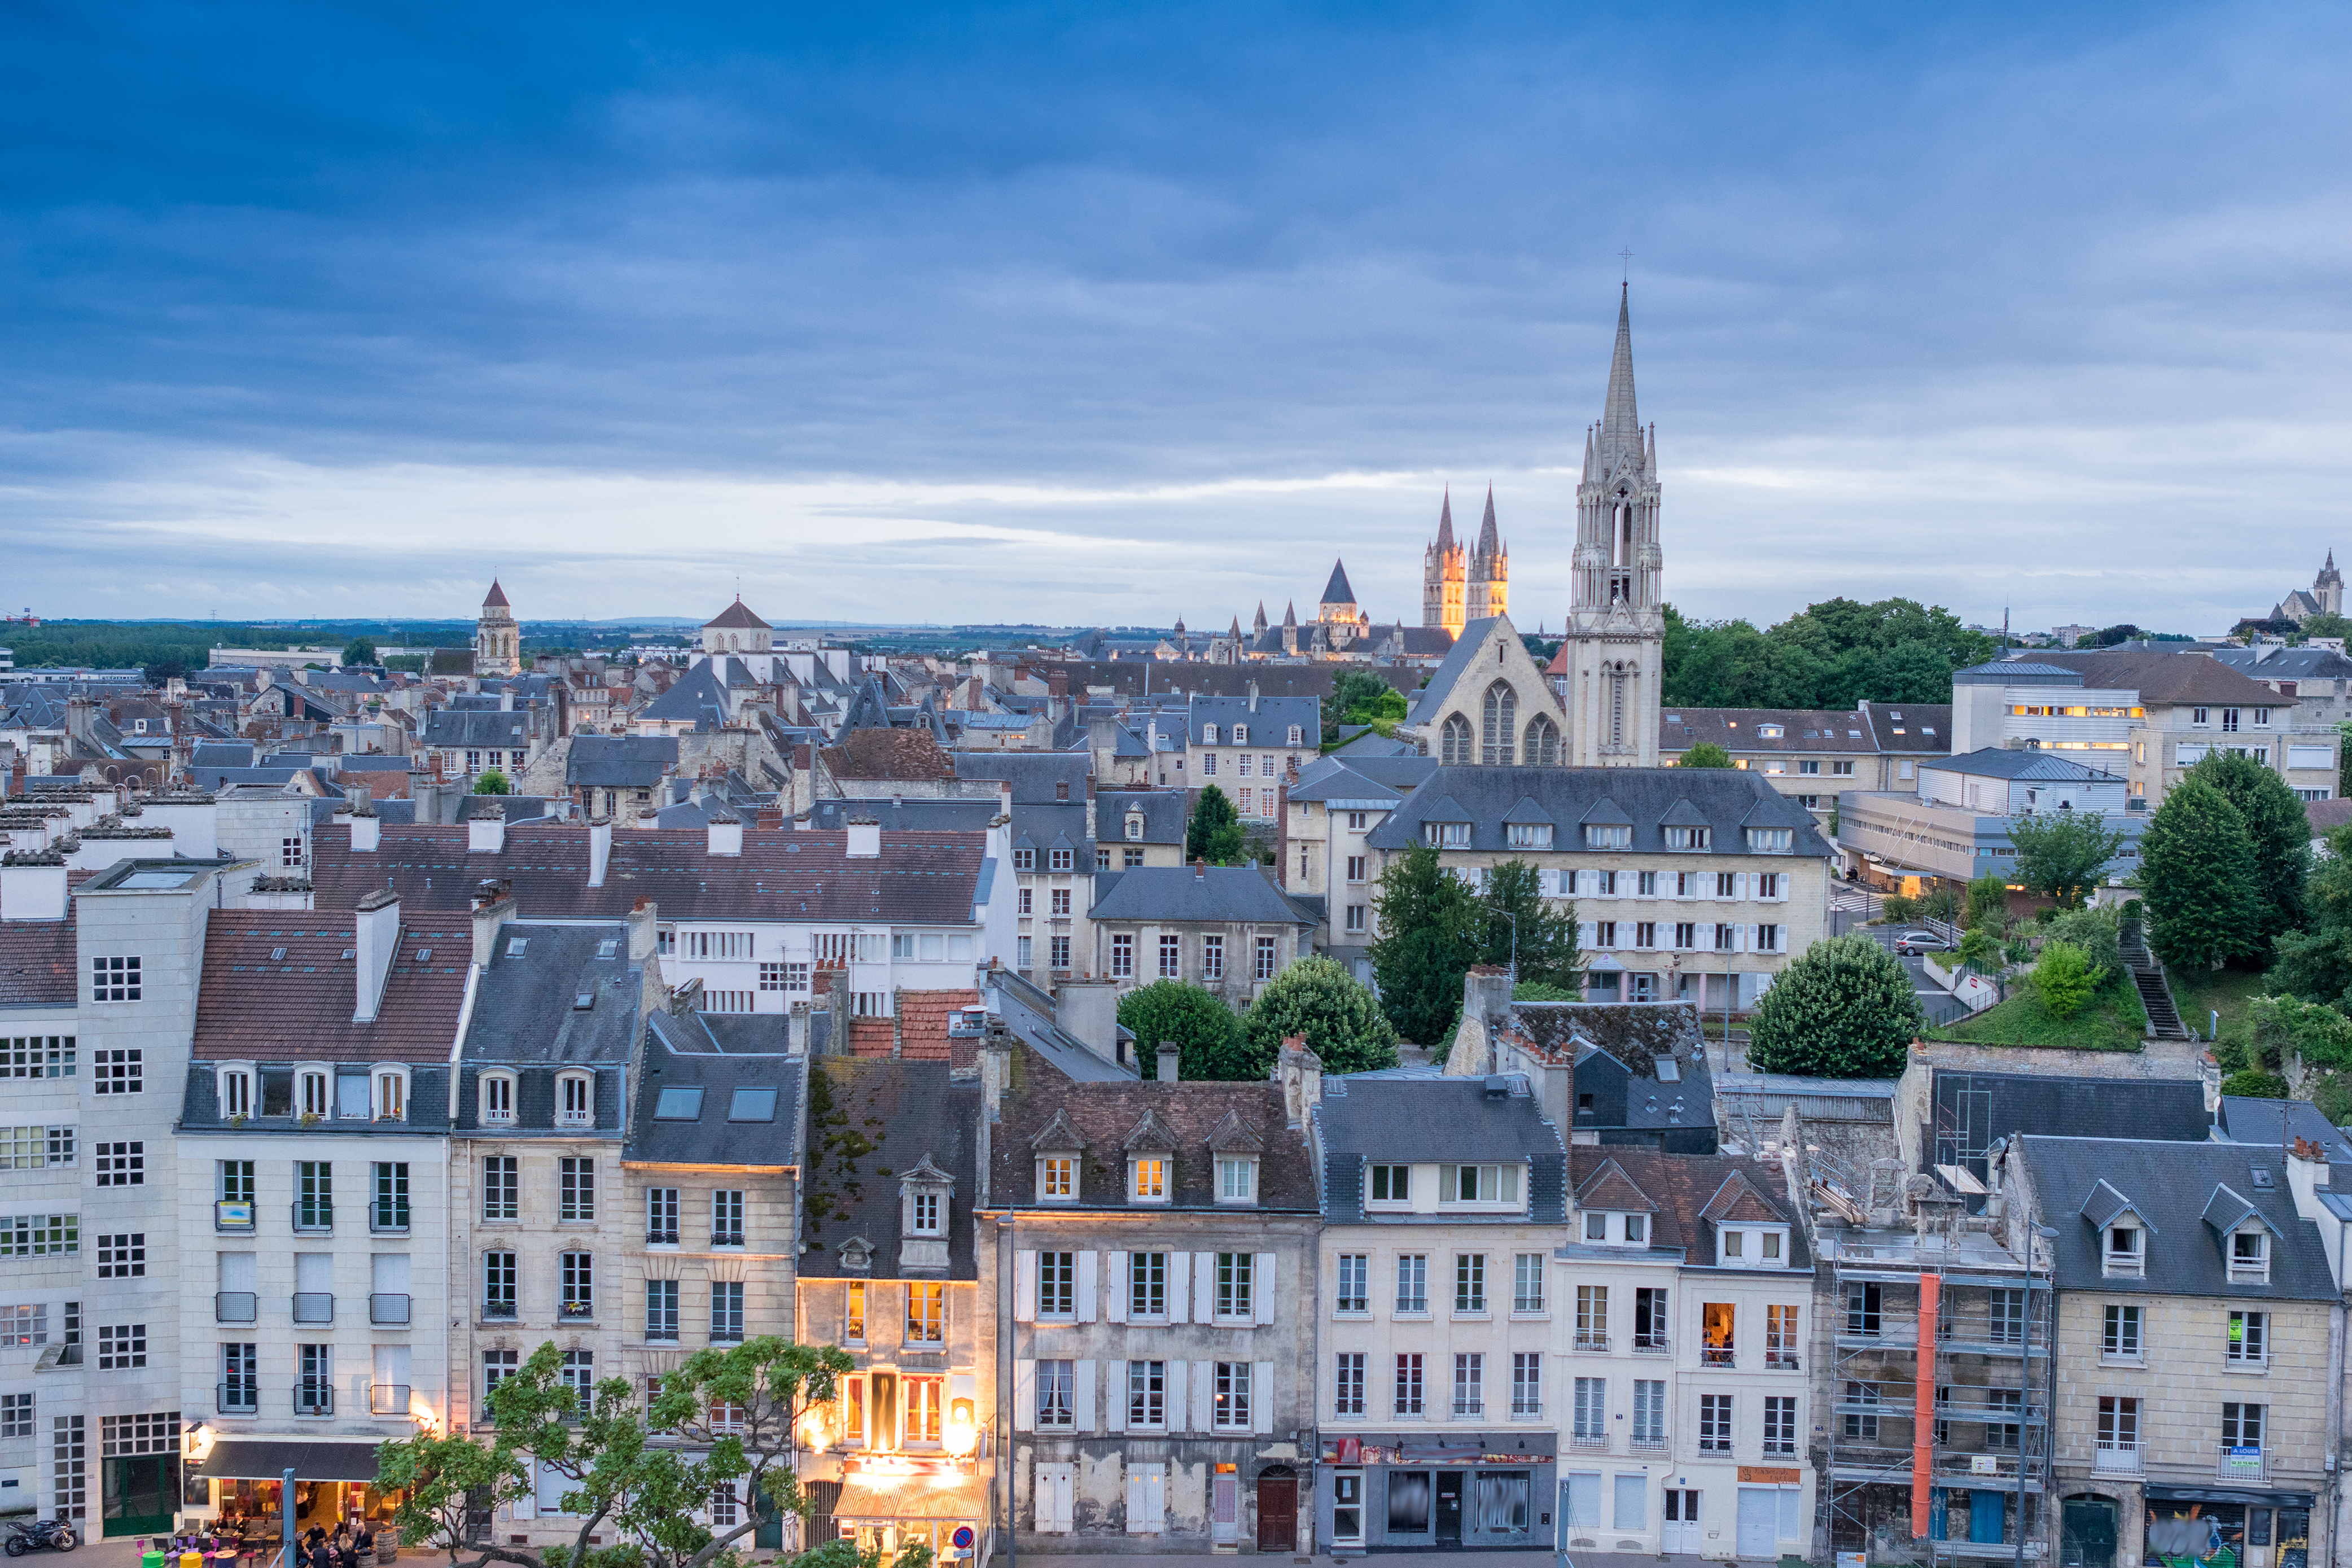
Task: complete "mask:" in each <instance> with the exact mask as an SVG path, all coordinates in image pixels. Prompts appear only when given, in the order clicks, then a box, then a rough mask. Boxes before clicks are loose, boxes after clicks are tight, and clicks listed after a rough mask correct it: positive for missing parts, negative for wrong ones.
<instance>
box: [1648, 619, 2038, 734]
mask: <svg viewBox="0 0 2352 1568" xmlns="http://www.w3.org/2000/svg"><path fill="white" fill-rule="evenodd" d="M1665 619H1666V636H1665V649H1664V654H1665V682H1664V700H1665V702H1666V704H1667V705H1668V706H1669V707H1673V706H1690V707H1697V708H1837V709H1851V708H1853V706H1854V705H1855V703H1857V702H1858V701H1860V700H1863V699H1864V698H1868V699H1869V700H1872V701H1874V702H1948V701H1950V700H1952V697H1951V691H1952V681H1951V675H1952V671H1954V670H1956V669H1960V668H1966V667H1967V666H1969V665H1971V664H1981V663H1982V662H1984V661H1985V660H1986V659H1988V658H1991V657H1992V653H1993V640H1992V638H1990V637H1986V636H1985V635H1984V634H1983V633H1981V632H1972V631H1970V630H1969V629H1968V628H1967V627H1966V626H1962V625H1961V624H1960V623H1959V620H1958V617H1957V616H1954V615H1953V614H1952V613H1951V612H1950V611H1948V610H1947V609H1945V608H1943V607H1942V606H1941V605H1932V606H1931V605H1921V604H1919V603H1917V602H1916V601H1915V600H1911V599H1900V598H1895V599H1881V600H1879V601H1877V602H1876V603H1875V604H1869V605H1864V604H1860V603H1857V602H1856V601H1854V600H1853V599H1846V598H1837V599H1827V600H1823V601H1822V603H1820V604H1817V605H1807V606H1806V607H1805V608H1804V609H1803V610H1802V611H1801V612H1800V613H1799V614H1797V615H1794V616H1790V617H1789V618H1788V619H1787V620H1785V621H1782V622H1780V624H1779V625H1778V626H1771V627H1769V628H1768V629H1766V630H1763V631H1759V630H1757V629H1756V627H1755V626H1751V625H1750V624H1748V622H1746V621H1738V620H1734V621H1701V622H1691V621H1685V620H1684V619H1683V617H1682V616H1680V615H1679V614H1677V613H1676V612H1675V609H1674V607H1673V606H1672V605H1668V606H1667V607H1666V612H1665Z"/></svg>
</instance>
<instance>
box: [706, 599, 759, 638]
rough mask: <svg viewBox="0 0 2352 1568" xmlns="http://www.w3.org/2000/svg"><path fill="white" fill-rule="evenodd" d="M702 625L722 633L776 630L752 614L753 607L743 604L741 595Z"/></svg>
mask: <svg viewBox="0 0 2352 1568" xmlns="http://www.w3.org/2000/svg"><path fill="white" fill-rule="evenodd" d="M702 624H703V626H705V627H716V628H717V629H719V630H720V631H763V632H764V631H773V630H775V628H774V627H773V626H770V625H768V623H767V622H765V621H763V620H761V618H760V617H759V616H755V615H753V614H752V613H751V606H750V605H746V604H744V603H743V596H742V595H740V594H738V595H736V596H735V602H734V603H733V604H731V605H728V606H727V607H726V608H725V609H723V610H721V611H719V613H718V614H717V615H715V616H711V617H710V618H709V620H707V621H705V622H703V623H702Z"/></svg>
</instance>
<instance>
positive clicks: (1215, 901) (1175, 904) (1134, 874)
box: [1091, 866, 1315, 962]
mask: <svg viewBox="0 0 2352 1568" xmlns="http://www.w3.org/2000/svg"><path fill="white" fill-rule="evenodd" d="M1091 913H1092V916H1093V918H1094V920H1095V921H1097V923H1099V922H1101V921H1220V922H1224V921H1230V922H1235V923H1240V922H1249V923H1253V924H1257V925H1300V926H1303V925H1313V924H1314V923H1315V922H1314V921H1312V920H1310V919H1309V918H1307V916H1306V915H1303V914H1301V913H1300V912H1299V910H1298V909H1297V905H1295V904H1293V903H1292V902H1291V901H1290V900H1289V899H1287V898H1286V897H1285V896H1284V895H1283V891H1282V889H1279V888H1277V887H1276V886H1275V885H1274V882H1273V881H1272V879H1269V878H1268V877H1267V876H1266V875H1265V868H1263V867H1258V866H1207V867H1195V866H1139V867H1137V868H1135V869H1133V870H1131V871H1120V872H1117V873H1113V872H1108V871H1097V873H1095V903H1094V909H1093V910H1092V911H1091ZM1237 962H1238V961H1237Z"/></svg>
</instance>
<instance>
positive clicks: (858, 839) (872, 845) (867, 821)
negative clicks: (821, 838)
mask: <svg viewBox="0 0 2352 1568" xmlns="http://www.w3.org/2000/svg"><path fill="white" fill-rule="evenodd" d="M848 830H849V845H848V847H847V848H846V849H845V851H844V853H845V854H846V855H847V856H848V857H849V858H851V859H852V860H878V859H880V858H882V824H881V823H880V822H879V821H877V820H876V819H875V818H873V817H870V816H853V817H851V818H850V819H849V822H848Z"/></svg>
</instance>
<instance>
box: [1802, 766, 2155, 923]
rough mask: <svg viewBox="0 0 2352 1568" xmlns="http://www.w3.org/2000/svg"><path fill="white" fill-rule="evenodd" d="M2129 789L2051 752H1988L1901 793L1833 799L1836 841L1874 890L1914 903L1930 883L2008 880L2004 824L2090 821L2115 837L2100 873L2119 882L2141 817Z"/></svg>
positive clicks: (1921, 775) (1925, 776)
mask: <svg viewBox="0 0 2352 1568" xmlns="http://www.w3.org/2000/svg"><path fill="white" fill-rule="evenodd" d="M2128 790H2129V786H2128V784H2126V781H2125V779H2124V776H2123V774H2122V773H2110V772H2106V771H2105V770H2103V769H2101V768H2097V767H2091V766H2087V765H2085V764H2084V763H2079V762H2076V761H2074V759H2073V758H2072V757H2069V756H2067V755H2064V754H2062V753H2059V752H2044V751H2038V750H2035V751H2023V750H2012V749H2011V748H2008V747H1991V748H1988V749H1986V750H1983V751H1976V752H1967V753H1966V754H1964V755H1961V756H1957V757H1941V758H1937V760H1935V761H1934V762H1931V763H1922V764H1921V766H1920V768H1919V771H1918V780H1917V783H1916V784H1915V785H1914V786H1913V788H1911V789H1909V790H1887V791H1870V790H1855V791H1848V792H1846V793H1845V794H1843V795H1839V796H1838V842H1839V843H1840V844H1841V845H1842V846H1843V847H1845V848H1846V849H1847V850H1848V851H1849V852H1851V853H1852V854H1853V855H1854V856H1856V857H1858V858H1859V859H1860V866H1859V868H1858V869H1859V870H1861V871H1862V872H1863V873H1864V875H1865V876H1866V877H1867V878H1868V879H1869V880H1870V881H1871V882H1872V883H1873V884H1874V886H1879V887H1883V888H1885V889H1888V890H1890V891H1894V892H1900V893H1905V894H1907V895H1912V896H1916V894H1917V893H1918V892H1919V890H1920V889H1921V888H1923V887H1927V886H1932V885H1933V884H1934V883H1935V882H1937V881H1938V880H1941V881H1946V882H1956V883H1957V882H1966V881H1969V880H1971V879H1975V878H1978V877H1981V876H1985V875H1987V874H1988V873H1991V872H1999V873H2001V874H2003V875H2014V874H2015V872H2016V869H2017V845H2016V841H2015V840H2014V839H2013V838H2012V837H2011V834H2010V823H2011V821H2013V820H2014V819H2016V818H2017V817H2020V816H2032V815H2034V814H2036V813H2040V812H2053V813H2054V812H2070V813H2096V814H2098V815H2099V816H2100V817H2101V818H2102V819H2103V820H2104V821H2105V824H2106V826H2107V828H2108V830H2109V831H2110V832H2115V833H2120V834H2122V835H2123V836H2124V841H2123V845H2122V847H2121V848H2119V849H2118V850H2117V852H2116V858H2114V859H2113V860H2112V861H2110V862H2109V863H2108V865H2107V868H2106V873H2105V874H2106V875H2107V876H2109V877H2124V876H2127V875H2129V874H2130V873H2131V872H2132V871H2134V870H2135V869H2137V868H2138V865H2139V840H2140V835H2141V834H2142V833H2143V832H2145V831H2146V829H2147V818H2148V814H2147V812H2146V811H2144V810H2136V809H2133V805H2134V803H2133V801H2132V799H2131V797H2130V795H2129V794H2128Z"/></svg>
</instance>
